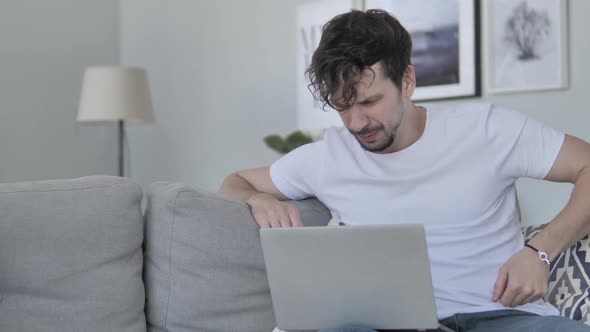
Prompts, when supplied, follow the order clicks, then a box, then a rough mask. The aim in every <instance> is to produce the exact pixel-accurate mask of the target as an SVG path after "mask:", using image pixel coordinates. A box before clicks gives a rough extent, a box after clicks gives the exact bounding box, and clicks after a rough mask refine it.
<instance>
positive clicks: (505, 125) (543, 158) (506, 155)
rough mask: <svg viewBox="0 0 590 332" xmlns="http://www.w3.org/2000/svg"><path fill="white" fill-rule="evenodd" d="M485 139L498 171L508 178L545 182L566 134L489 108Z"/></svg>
mask: <svg viewBox="0 0 590 332" xmlns="http://www.w3.org/2000/svg"><path fill="white" fill-rule="evenodd" d="M486 115H487V116H486V118H485V139H486V143H487V144H488V145H489V147H491V148H492V150H491V152H492V153H493V154H494V158H495V159H496V160H497V161H498V165H499V169H500V172H501V173H502V174H503V175H504V176H506V177H511V178H519V177H529V178H534V179H544V178H545V177H546V176H547V174H548V173H549V171H550V170H551V168H552V167H553V164H554V163H555V160H556V159H557V156H558V154H559V151H560V150H561V146H562V145H563V141H564V139H565V134H564V133H562V132H560V131H558V130H555V129H553V128H550V127H548V126H546V125H544V124H542V123H541V122H539V121H537V120H535V119H533V118H530V117H528V116H526V115H524V114H522V113H519V112H515V111H512V110H508V109H505V108H500V107H497V106H492V107H491V108H490V110H489V111H488V113H487V114H486Z"/></svg>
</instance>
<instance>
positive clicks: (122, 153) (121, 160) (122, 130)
mask: <svg viewBox="0 0 590 332" xmlns="http://www.w3.org/2000/svg"><path fill="white" fill-rule="evenodd" d="M124 142H125V122H124V121H123V120H119V176H121V177H123V176H125V144H124Z"/></svg>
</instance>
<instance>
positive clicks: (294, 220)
mask: <svg viewBox="0 0 590 332" xmlns="http://www.w3.org/2000/svg"><path fill="white" fill-rule="evenodd" d="M289 206H290V207H291V208H290V209H289V219H291V224H292V225H293V227H303V222H302V221H301V217H299V211H298V210H297V208H296V207H294V206H293V205H289Z"/></svg>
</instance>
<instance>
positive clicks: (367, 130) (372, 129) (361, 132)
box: [349, 126, 384, 136]
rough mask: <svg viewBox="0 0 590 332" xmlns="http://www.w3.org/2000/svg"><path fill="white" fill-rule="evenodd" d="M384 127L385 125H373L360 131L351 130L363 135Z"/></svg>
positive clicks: (355, 133)
mask: <svg viewBox="0 0 590 332" xmlns="http://www.w3.org/2000/svg"><path fill="white" fill-rule="evenodd" d="M382 129H384V127H383V126H373V127H365V128H363V129H362V130H360V131H352V130H349V131H350V133H351V134H353V135H359V136H362V135H368V134H372V133H374V132H377V131H379V130H382Z"/></svg>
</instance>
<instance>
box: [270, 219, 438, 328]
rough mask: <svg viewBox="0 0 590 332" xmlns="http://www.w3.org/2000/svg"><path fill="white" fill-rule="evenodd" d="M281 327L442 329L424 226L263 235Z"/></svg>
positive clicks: (287, 230) (283, 230) (317, 229)
mask: <svg viewBox="0 0 590 332" xmlns="http://www.w3.org/2000/svg"><path fill="white" fill-rule="evenodd" d="M260 237H261V240H262V249H263V252H264V261H265V263H266V269H267V275H268V281H269V285H270V292H271V297H272V303H273V308H274V313H275V318H276V321H277V325H278V327H279V328H280V329H281V330H318V329H322V328H330V327H339V326H342V325H346V324H353V325H362V326H367V327H371V328H374V329H435V328H437V327H438V326H439V324H438V322H437V317H436V307H435V302H434V293H433V288H432V278H431V275H430V267H429V261H428V252H427V248H426V240H425V236H424V228H423V226H422V225H370V226H344V227H301V228H264V229H261V231H260Z"/></svg>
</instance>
